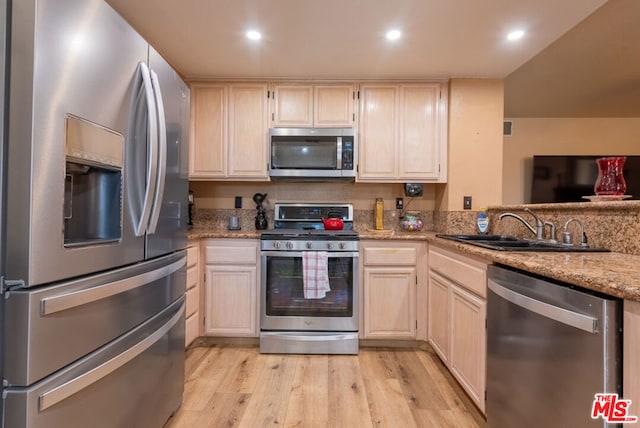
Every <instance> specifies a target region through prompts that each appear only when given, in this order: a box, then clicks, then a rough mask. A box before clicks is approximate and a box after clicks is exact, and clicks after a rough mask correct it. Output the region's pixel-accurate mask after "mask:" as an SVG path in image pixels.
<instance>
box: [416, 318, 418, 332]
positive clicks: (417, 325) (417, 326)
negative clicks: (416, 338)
mask: <svg viewBox="0 0 640 428" xmlns="http://www.w3.org/2000/svg"><path fill="white" fill-rule="evenodd" d="M417 330H418V320H416V331H417Z"/></svg>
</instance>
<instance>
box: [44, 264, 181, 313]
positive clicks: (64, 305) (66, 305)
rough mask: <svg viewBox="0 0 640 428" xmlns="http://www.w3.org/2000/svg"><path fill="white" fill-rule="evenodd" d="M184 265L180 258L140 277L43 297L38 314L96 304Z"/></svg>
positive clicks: (166, 274) (159, 277)
mask: <svg viewBox="0 0 640 428" xmlns="http://www.w3.org/2000/svg"><path fill="white" fill-rule="evenodd" d="M186 264H187V258H186V257H182V258H181V259H180V260H178V261H176V262H173V263H171V264H170V265H167V266H163V267H161V268H159V269H156V270H152V271H150V272H145V273H143V274H140V275H136V276H132V277H130V278H126V279H122V280H119V281H114V282H109V283H108V284H104V285H99V286H97V287H91V288H88V289H86V290H81V291H74V292H71V293H65V294H61V295H59V296H52V297H45V298H43V299H40V314H41V315H43V316H44V315H51V314H54V313H56V312H61V311H64V310H67V309H71V308H75V307H78V306H82V305H86V304H88V303H92V302H96V301H98V300H101V299H105V298H107V297H111V296H114V295H116V294H120V293H124V292H126V291H129V290H132V289H134V288H137V287H140V286H143V285H145V284H149V283H151V282H153V281H157V280H158V279H161V278H164V277H166V276H168V275H171V274H172V273H174V272H176V271H178V270H179V269H180V268H182V267H183V266H185V265H186Z"/></svg>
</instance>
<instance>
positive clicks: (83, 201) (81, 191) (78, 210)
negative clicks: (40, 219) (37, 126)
mask: <svg viewBox="0 0 640 428" xmlns="http://www.w3.org/2000/svg"><path fill="white" fill-rule="evenodd" d="M123 149H124V136H122V135H121V134H118V133H117V132H114V131H112V130H110V129H107V128H104V127H102V126H100V125H97V124H95V123H92V122H89V121H86V120H84V119H81V118H78V117H75V116H71V115H69V116H67V118H66V140H65V155H66V159H65V161H66V162H65V166H66V167H65V178H64V180H65V182H64V217H63V218H64V246H65V247H76V246H84V245H93V244H101V243H108V242H113V241H118V240H120V239H121V237H122V180H123V171H122V166H123V163H124V162H123V158H124V152H123Z"/></svg>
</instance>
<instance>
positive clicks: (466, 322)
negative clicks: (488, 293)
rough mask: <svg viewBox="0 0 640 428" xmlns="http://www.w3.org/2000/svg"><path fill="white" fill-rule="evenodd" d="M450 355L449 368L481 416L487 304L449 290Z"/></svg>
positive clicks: (455, 288) (455, 289)
mask: <svg viewBox="0 0 640 428" xmlns="http://www.w3.org/2000/svg"><path fill="white" fill-rule="evenodd" d="M450 290H451V307H450V308H451V309H450V310H451V336H450V337H451V348H450V349H451V351H450V355H449V367H450V369H451V372H452V373H453V375H454V376H455V377H456V379H458V381H459V382H460V383H461V384H462V385H463V387H464V388H465V390H466V391H467V392H468V393H469V395H470V396H471V398H472V399H473V401H475V403H476V404H477V405H478V407H479V408H480V410H482V411H483V412H484V391H485V378H486V374H485V372H486V368H485V367H486V355H487V341H486V328H485V319H486V313H487V303H486V301H485V300H484V299H481V298H479V297H478V296H475V295H473V294H471V293H469V292H468V291H466V290H463V289H462V288H460V287H458V286H456V285H452V286H451V288H450Z"/></svg>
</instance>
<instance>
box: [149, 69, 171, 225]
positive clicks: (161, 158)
mask: <svg viewBox="0 0 640 428" xmlns="http://www.w3.org/2000/svg"><path fill="white" fill-rule="evenodd" d="M151 84H152V86H153V94H154V96H155V99H156V109H157V111H156V113H157V115H158V122H157V126H158V139H157V141H156V142H157V145H158V163H157V166H158V170H157V177H156V178H157V180H156V192H155V196H154V198H153V205H152V211H151V220H150V221H149V228H148V232H149V233H150V234H153V233H155V231H156V227H157V226H158V219H159V218H160V211H161V208H162V197H163V195H164V184H165V177H166V174H167V120H166V117H165V114H164V103H163V101H162V90H161V89H160V80H159V79H158V75H157V74H156V72H155V71H153V70H151Z"/></svg>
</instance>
